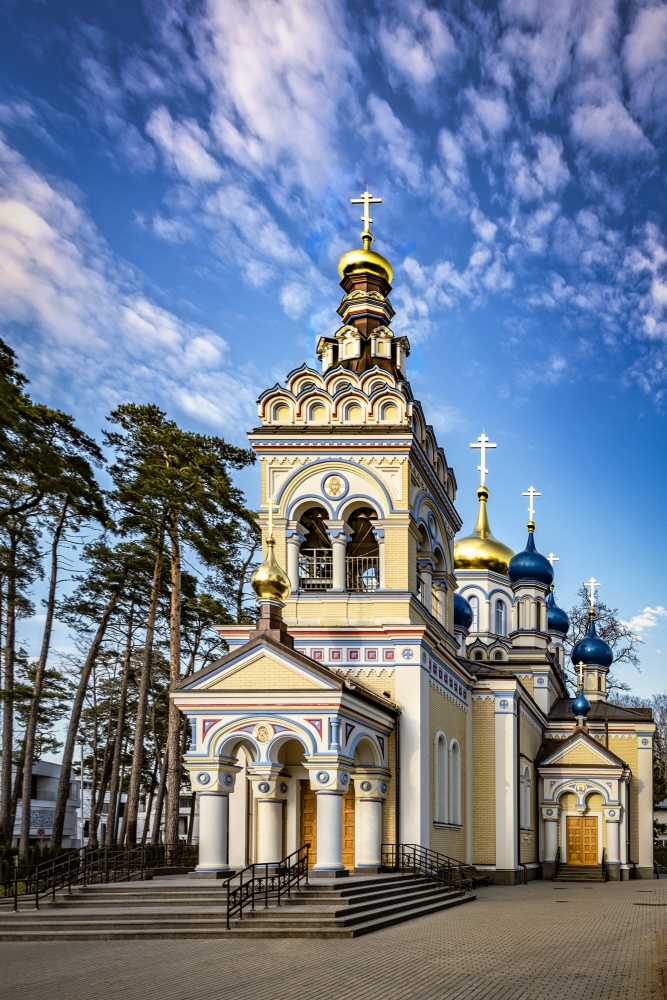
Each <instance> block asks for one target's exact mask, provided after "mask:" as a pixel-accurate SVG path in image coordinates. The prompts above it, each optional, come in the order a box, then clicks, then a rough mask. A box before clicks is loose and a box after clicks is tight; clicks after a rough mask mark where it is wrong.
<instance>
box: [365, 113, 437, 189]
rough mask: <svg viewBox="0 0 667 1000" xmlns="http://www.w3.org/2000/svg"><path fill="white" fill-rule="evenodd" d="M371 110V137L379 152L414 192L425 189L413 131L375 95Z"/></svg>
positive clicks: (395, 174) (392, 171)
mask: <svg viewBox="0 0 667 1000" xmlns="http://www.w3.org/2000/svg"><path fill="white" fill-rule="evenodd" d="M368 111H369V114H370V117H371V126H370V129H369V132H370V138H371V141H372V142H373V144H374V146H375V148H376V151H377V154H378V155H380V156H381V157H382V158H383V159H384V160H385V163H386V164H387V165H388V166H389V167H390V168H391V173H392V175H393V176H394V177H395V178H396V179H400V180H402V181H403V183H404V184H405V185H406V187H408V188H409V189H410V190H412V191H417V192H419V191H422V190H423V188H424V177H423V167H422V161H421V157H420V155H419V153H418V152H417V144H416V141H415V136H414V134H413V133H412V132H411V131H410V129H409V128H407V127H406V126H405V125H404V124H403V122H401V120H400V119H399V118H397V116H396V115H395V114H394V112H393V111H392V109H391V108H390V106H389V105H388V104H387V102H386V101H383V100H382V99H381V98H379V97H377V95H376V94H371V95H370V97H369V98H368Z"/></svg>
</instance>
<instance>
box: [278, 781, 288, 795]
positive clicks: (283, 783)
mask: <svg viewBox="0 0 667 1000" xmlns="http://www.w3.org/2000/svg"><path fill="white" fill-rule="evenodd" d="M280 793H281V795H286V794H287V782H286V781H281V782H280Z"/></svg>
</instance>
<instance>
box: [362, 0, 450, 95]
mask: <svg viewBox="0 0 667 1000" xmlns="http://www.w3.org/2000/svg"><path fill="white" fill-rule="evenodd" d="M378 40H379V44H380V50H381V52H382V54H383V56H384V59H385V63H386V66H387V69H388V72H389V77H390V79H391V80H392V81H393V82H394V83H398V82H402V83H405V84H407V86H408V88H409V89H410V91H411V92H412V94H413V96H414V97H415V98H416V99H417V100H418V101H430V100H431V99H432V98H433V91H432V89H431V88H432V85H433V84H434V83H435V82H436V80H437V79H438V77H439V76H441V75H443V73H445V72H447V71H448V70H449V69H450V67H451V66H452V65H453V64H454V63H455V61H456V56H457V51H456V43H455V41H454V39H453V37H452V34H451V32H450V30H449V28H448V27H447V23H446V21H445V18H444V16H443V14H442V12H440V11H438V10H435V9H433V8H432V7H428V6H427V5H426V4H425V3H424V2H423V0H404V2H402V3H400V4H397V5H395V7H394V9H393V10H392V11H391V12H390V13H389V14H384V16H383V17H382V18H381V19H380V24H379V31H378Z"/></svg>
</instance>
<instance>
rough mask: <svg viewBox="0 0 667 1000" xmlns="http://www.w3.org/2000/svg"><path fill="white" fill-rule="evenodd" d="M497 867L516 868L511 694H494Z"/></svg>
mask: <svg viewBox="0 0 667 1000" xmlns="http://www.w3.org/2000/svg"><path fill="white" fill-rule="evenodd" d="M494 694H495V730H496V733H495V735H496V868H497V869H503V870H505V869H516V867H517V862H518V852H517V847H518V837H517V815H516V812H517V808H516V807H517V788H516V779H517V774H516V772H517V699H516V693H515V692H514V691H495V692H494Z"/></svg>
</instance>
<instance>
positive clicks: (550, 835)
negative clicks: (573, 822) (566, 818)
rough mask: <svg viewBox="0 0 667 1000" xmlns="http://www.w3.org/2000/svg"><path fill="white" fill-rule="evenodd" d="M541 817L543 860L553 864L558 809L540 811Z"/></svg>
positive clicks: (549, 808)
mask: <svg viewBox="0 0 667 1000" xmlns="http://www.w3.org/2000/svg"><path fill="white" fill-rule="evenodd" d="M542 817H543V819H544V860H545V861H550V862H552V863H554V862H555V861H556V854H557V853H558V820H559V818H560V809H559V808H558V807H557V806H549V807H548V808H546V809H542Z"/></svg>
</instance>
